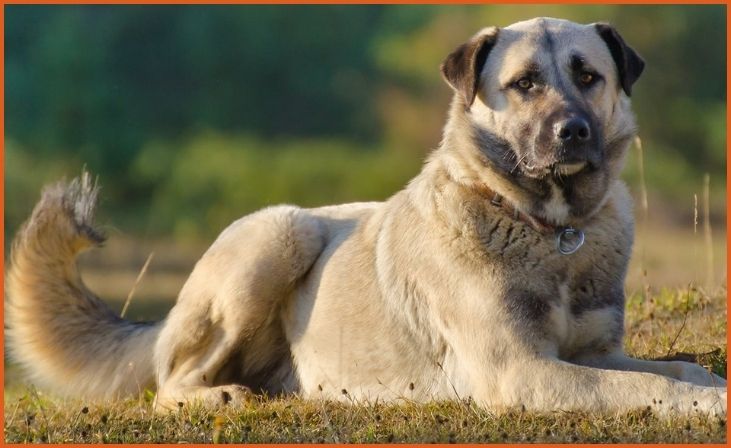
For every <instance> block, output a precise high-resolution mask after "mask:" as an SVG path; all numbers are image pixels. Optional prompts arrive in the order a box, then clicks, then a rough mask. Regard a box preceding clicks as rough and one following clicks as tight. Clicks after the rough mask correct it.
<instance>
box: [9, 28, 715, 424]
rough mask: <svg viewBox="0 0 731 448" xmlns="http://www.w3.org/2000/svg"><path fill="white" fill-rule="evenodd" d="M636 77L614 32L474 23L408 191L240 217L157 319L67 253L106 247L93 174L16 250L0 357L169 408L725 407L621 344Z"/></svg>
mask: <svg viewBox="0 0 731 448" xmlns="http://www.w3.org/2000/svg"><path fill="white" fill-rule="evenodd" d="M643 66H644V63H643V61H642V59H641V58H640V57H639V56H638V55H637V53H636V52H634V51H633V50H632V49H631V48H630V47H629V46H627V45H626V44H625V43H624V41H623V40H622V38H621V37H620V36H619V34H617V32H616V31H615V30H614V29H613V28H612V27H610V26H609V25H604V24H592V25H577V24H574V23H571V22H567V21H563V20H556V19H534V20H531V21H527V22H521V23H517V24H514V25H511V26H509V27H507V28H503V29H498V28H486V29H484V30H482V31H480V32H479V33H478V34H477V35H475V36H474V37H473V38H472V39H471V40H470V41H468V42H466V43H465V44H463V45H462V46H460V47H459V48H457V49H456V50H455V51H454V52H453V53H452V54H450V55H449V56H448V57H447V59H446V61H445V63H444V64H443V66H442V73H443V75H444V77H445V79H446V81H447V82H448V83H449V84H450V85H451V86H452V87H453V88H454V90H455V96H454V100H453V102H452V105H451V109H450V113H449V119H448V122H447V124H446V127H445V130H444V138H443V141H442V143H441V145H440V147H439V148H438V149H437V150H435V151H434V152H433V153H432V155H431V156H430V158H429V160H428V162H427V163H426V164H425V166H424V168H423V170H422V172H421V173H420V174H419V175H418V176H417V177H416V178H415V179H413V181H412V182H410V183H409V185H408V186H407V187H406V188H405V189H404V190H403V191H401V192H399V193H397V194H395V195H394V196H393V197H391V198H390V199H389V200H387V201H386V202H383V203H375V202H373V203H357V204H347V205H339V206H332V207H322V208H317V209H301V208H297V207H293V206H278V207H271V208H267V209H264V210H261V211H259V212H257V213H254V214H252V215H249V216H246V217H244V218H242V219H240V220H238V221H236V222H234V223H233V224H231V225H230V226H229V227H228V228H227V229H226V230H225V231H224V232H223V233H222V234H221V235H220V236H219V238H218V239H217V240H216V241H215V242H214V243H213V245H212V246H211V247H210V249H209V250H208V251H207V252H206V253H205V255H203V257H202V258H201V259H200V261H198V263H197V265H196V266H195V269H194V270H193V272H192V274H191V276H190V278H189V279H188V281H187V282H186V284H185V286H184V287H183V289H182V290H181V292H180V295H179V298H178V301H177V303H176V305H175V307H174V308H173V309H172V311H171V312H170V314H169V316H168V317H167V318H166V319H165V320H163V321H162V322H159V323H155V324H136V323H130V322H126V321H124V320H122V319H120V318H119V317H118V316H116V315H115V314H114V313H112V312H110V311H109V309H108V308H107V307H106V306H105V305H104V304H103V303H102V302H101V301H99V299H97V298H96V297H95V296H94V295H93V294H92V293H91V292H89V291H88V290H87V289H86V288H85V287H84V285H83V283H82V282H81V279H80V276H79V273H78V271H77V268H76V260H75V259H76V256H77V255H78V253H79V252H80V251H82V250H83V249H85V248H88V247H90V246H93V245H96V244H98V243H100V242H101V241H102V237H101V236H100V235H99V233H98V232H97V231H96V230H95V229H94V227H93V224H92V215H93V207H94V204H95V197H96V194H97V190H96V188H95V186H94V185H92V183H91V181H90V178H89V176H88V174H84V175H82V177H81V178H79V179H76V180H74V181H72V182H70V183H67V184H65V183H60V184H57V185H55V186H51V187H48V188H47V189H46V190H45V191H44V193H43V197H42V199H41V201H40V202H39V204H38V205H37V206H36V208H35V210H34V211H33V214H32V216H31V218H30V219H29V221H28V222H27V223H26V224H25V226H24V227H23V229H22V230H21V231H20V232H19V234H18V235H17V237H16V240H15V242H14V245H13V249H12V258H11V264H10V268H9V271H8V273H7V300H6V310H5V311H6V325H7V336H8V345H9V348H10V349H11V352H12V356H13V358H14V359H15V360H17V361H19V362H20V363H21V364H23V365H24V366H25V368H26V369H27V370H28V372H30V374H31V375H32V378H33V379H34V380H35V381H37V382H38V383H39V384H42V385H45V386H48V387H49V388H51V389H53V390H55V391H59V392H63V393H67V394H73V395H84V396H87V397H97V398H116V397H119V396H121V395H124V394H133V393H137V392H138V391H139V390H140V389H141V388H142V387H145V386H148V385H152V384H155V383H156V384H157V404H158V405H159V408H161V409H163V408H176V407H177V403H178V402H183V401H195V400H202V401H203V402H205V403H207V404H208V405H212V406H213V405H218V404H225V403H229V404H235V403H236V402H239V401H240V400H245V399H247V396H248V394H250V393H251V392H250V391H253V392H257V391H264V392H268V393H280V392H285V393H299V394H301V395H302V396H304V397H311V398H319V397H323V398H329V399H347V400H354V401H363V400H375V399H380V400H395V399H399V398H408V399H411V400H417V401H424V400H432V399H451V398H456V397H462V398H464V397H468V396H471V397H473V399H474V400H476V402H477V403H479V404H481V405H483V406H485V407H488V408H490V409H494V410H504V409H508V408H512V407H516V406H517V407H520V406H524V407H525V408H526V409H528V410H535V411H552V410H584V411H597V412H605V413H615V412H624V411H627V410H630V409H633V408H638V407H643V408H644V407H648V406H650V407H652V408H653V409H655V410H656V411H657V412H658V413H660V414H665V415H669V414H673V413H680V414H691V413H694V412H701V413H710V414H714V415H725V412H726V387H725V381H724V380H723V379H722V378H720V377H717V376H715V375H712V374H710V373H709V372H707V371H706V370H705V369H703V368H702V367H700V366H698V365H695V364H690V363H684V362H661V361H643V360H636V359H632V358H629V357H627V356H625V355H624V354H623V352H622V334H623V308H624V295H623V282H624V277H625V272H626V268H627V262H628V258H629V256H630V249H631V245H632V239H633V222H632V210H631V202H630V197H629V195H628V192H627V189H626V187H625V186H624V185H623V184H622V182H620V181H619V180H618V175H619V172H620V170H621V167H622V164H623V158H624V154H625V152H626V150H627V147H628V145H629V143H630V141H631V139H632V138H633V136H634V134H635V124H634V118H633V115H632V113H631V111H630V102H629V98H628V97H629V95H630V93H631V88H632V85H633V83H634V82H635V81H636V80H637V78H638V77H639V76H640V73H641V72H642V69H643ZM567 129H568V130H567ZM572 139H573V140H572ZM576 140H580V142H578V143H577V142H576ZM496 198H501V200H502V202H501V203H500V204H498V205H495V204H494V203H493V202H495V201H494V200H495V199H496ZM503 204H509V206H510V208H508V207H507V206H503ZM520 216H523V217H528V218H520ZM537 223H540V224H537ZM568 226H572V227H574V228H576V229H580V230H582V231H583V232H584V233H585V235H586V243H585V244H584V246H583V247H581V248H580V249H579V250H578V251H577V252H576V253H574V254H571V255H562V254H560V253H559V252H558V251H557V249H556V236H555V234H554V233H553V232H551V231H548V232H544V231H541V229H542V228H543V229H546V228H548V229H555V230H560V229H563V228H565V227H568Z"/></svg>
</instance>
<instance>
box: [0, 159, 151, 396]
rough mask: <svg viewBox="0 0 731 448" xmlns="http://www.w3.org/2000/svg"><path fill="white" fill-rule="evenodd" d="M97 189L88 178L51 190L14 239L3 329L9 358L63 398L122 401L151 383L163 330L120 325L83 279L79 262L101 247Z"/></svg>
mask: <svg viewBox="0 0 731 448" xmlns="http://www.w3.org/2000/svg"><path fill="white" fill-rule="evenodd" d="M97 193H98V187H97V186H96V185H95V184H94V183H92V180H91V176H90V175H89V174H88V173H87V172H84V173H82V175H81V176H80V177H79V178H76V179H74V180H72V181H71V182H60V183H57V184H55V185H51V186H47V187H46V188H45V189H44V190H43V193H42V197H41V200H40V201H39V202H38V204H37V205H36V207H35V209H34V210H33V214H32V215H31V217H30V219H28V221H27V222H26V223H25V224H24V225H23V227H22V228H21V230H20V231H19V232H18V234H17V236H16V238H15V240H14V241H13V245H12V249H11V255H10V266H9V269H8V271H7V273H6V297H5V326H6V336H7V344H8V348H9V351H10V354H11V357H12V358H13V359H14V360H15V361H17V362H19V363H20V364H21V365H22V366H23V367H24V368H25V370H26V371H27V372H28V374H29V375H30V377H31V379H32V380H33V381H34V382H36V383H37V384H39V385H43V386H46V387H49V388H50V389H51V390H52V391H54V392H59V393H61V394H64V395H71V396H80V397H86V398H97V399H99V398H117V397H119V396H122V395H126V394H134V393H138V392H139V391H141V390H142V389H143V388H144V387H146V386H148V385H150V384H152V383H154V372H155V369H154V365H153V357H152V356H153V355H152V353H153V348H154V342H155V339H156V338H157V333H158V326H157V325H152V324H139V323H132V322H128V321H125V320H123V319H121V318H120V317H119V316H117V314H116V313H114V312H113V311H112V310H111V309H110V308H109V307H107V305H106V304H104V302H102V301H101V300H99V299H98V298H97V297H96V296H95V295H94V294H93V293H92V292H91V291H89V290H88V289H87V288H86V286H85V285H84V283H83V282H82V281H81V277H80V275H79V270H78V267H77V265H76V258H77V256H78V255H79V253H80V252H82V251H83V250H85V249H87V248H89V247H93V246H99V245H101V243H103V242H104V236H103V235H102V234H101V233H100V232H99V231H98V230H97V229H95V228H94V226H93V218H94V216H93V215H94V208H95V206H96V198H97Z"/></svg>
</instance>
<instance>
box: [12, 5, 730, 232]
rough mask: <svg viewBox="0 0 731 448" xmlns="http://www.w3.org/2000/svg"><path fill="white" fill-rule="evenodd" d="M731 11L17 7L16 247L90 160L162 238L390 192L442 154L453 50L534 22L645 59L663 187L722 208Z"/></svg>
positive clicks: (118, 209)
mask: <svg viewBox="0 0 731 448" xmlns="http://www.w3.org/2000/svg"><path fill="white" fill-rule="evenodd" d="M725 8H726V6H725V5H673V6H668V5H664V6H617V5H591V6H576V5H542V6H524V5H520V6H518V5H499V6H497V5H494V6H456V5H452V6H406V5H403V6H394V5H368V6H345V5H337V6H285V5H281V6H133V5H124V6H38V5H6V7H5V94H6V102H5V131H6V135H5V187H6V189H5V191H6V193H5V194H6V196H5V225H6V235H7V234H8V233H12V232H13V231H14V230H15V229H16V228H17V226H18V224H19V223H20V222H21V221H22V220H23V219H24V218H25V217H26V216H27V214H28V213H29V211H30V208H31V207H32V204H33V203H34V202H35V200H36V199H37V197H38V191H39V188H40V186H41V185H42V184H44V183H47V182H50V181H54V180H56V179H57V178H59V177H61V176H62V175H66V176H73V175H75V174H77V173H78V172H79V171H80V169H81V167H82V166H83V165H86V166H87V167H88V168H89V169H90V170H91V171H92V172H94V173H96V174H98V175H99V176H100V181H101V183H102V184H103V186H104V191H103V197H104V203H103V210H104V212H105V213H107V214H108V215H107V216H105V218H108V219H109V220H110V221H113V222H115V225H117V226H118V227H119V228H123V229H126V230H129V231H132V232H136V233H144V234H149V235H153V236H154V235H164V234H171V233H172V234H174V235H176V236H177V237H180V238H187V239H198V238H202V237H206V238H208V237H210V236H212V235H215V234H216V233H218V232H219V231H220V230H221V229H222V228H223V227H224V226H225V225H226V224H227V223H228V222H230V221H231V220H232V219H235V218H236V217H238V216H241V215H243V214H245V213H248V212H251V211H252V210H254V209H256V208H259V207H262V206H265V205H268V204H274V203H278V202H289V203H297V204H300V205H305V206H314V205H321V204H328V203H336V202H344V201H355V200H382V199H384V198H386V197H388V196H389V195H390V194H392V193H393V192H395V191H397V190H398V189H399V188H400V187H401V186H402V185H404V184H405V183H406V182H407V181H408V179H409V178H410V177H412V176H413V175H414V174H415V173H416V172H418V170H419V168H420V164H421V161H422V160H423V158H424V157H425V155H426V153H427V152H428V151H429V150H430V149H431V148H434V147H436V146H437V145H438V143H439V139H440V136H441V127H442V125H443V121H444V118H445V116H446V109H447V104H448V101H449V97H450V96H451V92H450V90H449V88H448V87H447V86H446V85H445V84H444V83H443V81H442V80H441V76H440V74H439V70H438V67H439V64H440V62H441V61H442V59H443V58H444V56H445V55H446V54H447V53H449V52H450V51H451V50H452V49H453V48H454V47H456V46H457V45H458V44H460V43H461V42H463V41H464V40H466V39H467V38H468V37H469V36H470V35H471V34H472V33H474V32H475V31H476V30H478V29H479V28H481V27H483V26H486V25H499V26H504V25H507V24H510V23H512V22H515V21H517V20H521V19H526V18H530V17H534V16H539V15H546V16H554V17H563V18H567V19H571V20H575V21H578V22H584V23H588V22H593V21H609V22H611V23H613V24H614V25H616V26H617V28H618V29H619V30H620V32H621V34H622V35H623V36H624V38H625V40H627V41H628V42H629V43H630V44H631V45H632V46H633V47H634V48H635V49H637V50H638V51H639V52H640V54H642V55H643V56H644V58H645V59H646V61H647V69H646V72H645V74H644V75H643V77H642V79H641V80H640V82H639V83H638V85H637V87H636V89H635V91H634V95H633V98H632V99H633V103H634V106H635V110H636V112H637V115H638V121H639V124H640V128H641V130H640V135H641V136H642V139H643V143H644V147H645V156H646V160H645V166H646V170H647V173H646V174H647V178H648V181H649V183H650V187H651V188H652V187H653V186H655V187H656V188H657V189H658V190H660V191H662V192H663V194H664V195H666V196H667V197H669V198H670V199H674V198H681V199H682V200H683V201H686V202H683V204H685V203H687V198H692V195H693V193H694V192H699V188H700V185H701V177H702V175H703V173H704V172H709V173H711V178H712V184H713V186H714V194H713V198H714V201H715V202H716V203H718V204H724V203H725V192H724V189H725V154H726V151H725V149H726V105H725V104H726V88H725V86H726V47H725V46H726V38H725V35H726V12H725ZM629 161H630V166H629V167H628V170H627V174H626V175H627V176H628V178H629V180H630V181H631V182H634V181H635V179H636V177H637V170H636V168H635V157H634V155H632V157H630V159H629Z"/></svg>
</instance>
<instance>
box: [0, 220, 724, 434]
mask: <svg viewBox="0 0 731 448" xmlns="http://www.w3.org/2000/svg"><path fill="white" fill-rule="evenodd" d="M638 240H639V241H638V244H637V246H636V253H635V255H634V257H633V263H632V266H631V267H630V273H629V278H628V285H627V294H628V299H627V316H626V330H627V335H626V338H625V346H626V350H627V352H628V353H630V354H631V355H633V356H636V357H640V358H646V359H658V358H668V357H669V358H676V359H686V360H691V361H692V360H695V361H697V362H699V363H701V364H702V365H704V366H706V367H708V368H709V369H712V370H713V371H714V372H716V373H717V374H719V375H721V376H723V377H726V359H727V346H726V331H727V330H726V321H727V318H726V288H725V284H726V280H725V266H726V259H725V250H724V249H725V238H724V237H722V236H721V235H718V236H716V237H715V239H714V248H713V253H714V256H713V259H714V260H715V261H714V265H713V270H714V276H715V280H714V285H715V286H714V287H709V286H701V285H702V283H703V282H702V281H700V280H699V281H696V280H695V279H698V278H700V279H705V278H706V276H705V275H704V267H703V266H704V265H703V260H704V259H705V257H704V254H703V252H704V248H703V243H702V239H701V238H697V237H695V236H694V234H693V233H692V231H691V230H688V229H678V228H675V229H661V228H658V227H652V228H651V229H650V231H648V232H647V233H646V234H645V235H644V236H643V235H641V234H640V233H639V232H638ZM667 241H673V242H674V244H673V245H672V246H671V245H670V244H667V243H666V242H667ZM141 247H144V249H141ZM203 249H204V248H203V247H198V246H194V247H180V246H172V245H169V244H165V243H164V242H154V243H153V244H140V243H139V242H138V243H137V244H130V242H129V241H128V240H126V239H125V238H120V237H118V236H117V237H115V236H114V235H112V240H111V241H110V243H109V246H108V247H107V248H105V249H104V250H102V251H96V253H92V254H89V255H88V256H87V257H86V258H85V260H84V265H85V270H84V277H85V279H86V280H87V281H88V283H89V284H90V286H91V288H92V289H94V290H96V291H98V292H100V294H101V295H102V297H109V298H111V299H112V302H111V304H112V306H113V307H114V308H116V309H117V310H120V309H121V308H122V305H123V302H124V299H125V298H126V295H127V292H128V291H129V290H130V289H131V288H132V285H133V284H134V281H135V278H136V276H137V272H138V271H139V269H140V267H141V266H142V265H143V264H144V261H145V259H146V258H147V256H148V254H149V251H155V256H154V257H153V260H152V262H151V264H150V269H149V270H148V272H147V274H146V276H145V277H144V279H143V281H142V282H141V283H140V285H139V287H138V288H137V290H136V292H135V296H134V300H133V301H132V305H131V306H130V308H129V312H128V317H131V318H133V319H157V318H159V317H161V316H163V315H164V314H165V313H166V312H167V310H168V309H169V307H170V306H171V304H172V301H171V300H172V298H173V297H174V296H175V293H176V292H177V289H178V288H179V287H180V285H182V282H183V281H184V279H185V276H186V275H187V272H188V271H189V270H190V269H191V267H192V265H193V263H194V261H195V259H196V258H197V257H198V256H199V255H200V253H201V252H202V250H203ZM659 285H663V286H662V287H661V286H659ZM695 285H698V286H695ZM153 398H154V393H153V392H152V391H144V392H143V393H141V394H140V396H139V397H133V398H130V399H128V400H127V401H124V402H120V403H115V404H103V403H93V402H86V401H80V400H64V399H60V398H57V397H54V396H52V395H49V394H48V393H47V392H46V391H41V390H36V389H34V388H32V387H29V386H27V385H26V384H24V383H23V382H22V380H21V375H20V372H18V370H17V368H16V367H15V366H13V365H12V364H8V363H6V376H5V396H4V405H5V406H4V408H5V415H4V419H5V420H4V429H5V441H6V442H36V443H37V442H49V443H83V442H90V443H92V442H93V443H104V442H112V443H142V442H198V443H210V442H341V443H346V442H427V443H428V442H444V443H449V442H458V443H460V442H462V443H464V442H505V443H509V442H593V443H597V442H601V443H607V442H629V443H632V442H688V443H693V442H717V443H724V442H725V440H726V433H727V431H726V422H725V421H719V420H714V419H704V418H698V417H694V418H687V419H685V418H683V419H673V420H669V421H665V420H659V419H657V418H656V417H654V416H653V415H652V414H650V413H648V412H646V411H644V410H637V411H636V412H632V413H629V414H626V415H620V416H612V417H606V416H604V417H602V416H596V415H588V414H582V413H565V412H562V413H556V414H549V415H536V414H532V413H527V412H512V413H509V414H505V415H494V414H491V413H489V412H487V411H485V410H484V409H480V408H478V407H476V406H475V405H474V403H472V402H470V401H469V400H467V401H464V400H463V401H453V402H440V403H429V404H416V403H411V402H403V403H399V404H396V405H385V404H382V403H372V404H367V405H357V406H356V405H348V404H343V403H333V402H323V401H303V400H300V399H298V398H291V397H290V398H262V397H259V398H256V399H253V400H252V401H251V402H250V403H247V404H246V405H245V406H244V407H243V408H241V409H224V410H219V411H209V410H205V409H201V408H198V407H195V406H192V407H188V406H185V407H182V408H181V409H179V410H178V411H176V412H174V413H172V414H170V415H167V416H160V415H155V414H154V410H153V405H152V402H153Z"/></svg>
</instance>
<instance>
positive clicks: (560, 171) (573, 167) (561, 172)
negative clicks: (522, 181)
mask: <svg viewBox="0 0 731 448" xmlns="http://www.w3.org/2000/svg"><path fill="white" fill-rule="evenodd" d="M521 165H522V170H523V172H524V173H525V174H527V175H528V176H531V177H538V178H540V177H545V176H548V175H550V174H553V175H555V176H561V177H567V176H573V175H574V174H577V173H579V172H580V171H582V170H583V169H584V168H586V166H587V165H588V162H586V161H580V162H555V163H552V164H548V165H542V164H538V163H535V162H534V161H527V160H523V161H522V162H521Z"/></svg>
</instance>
